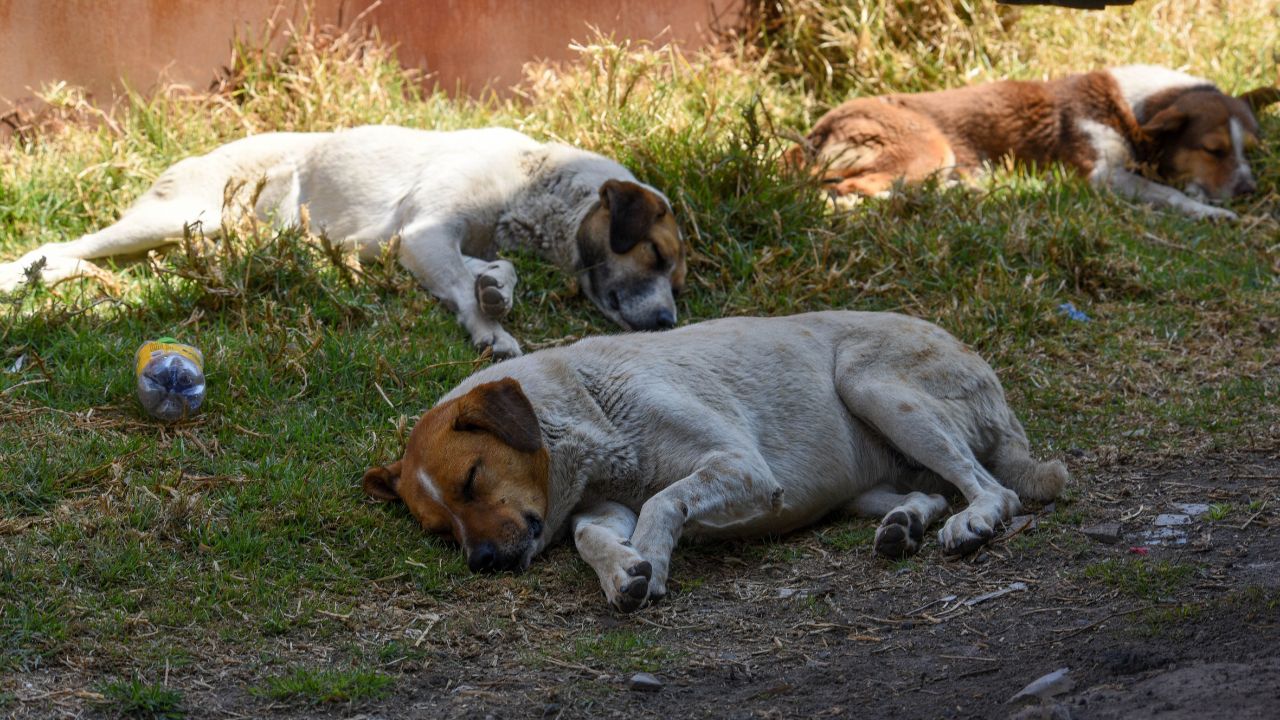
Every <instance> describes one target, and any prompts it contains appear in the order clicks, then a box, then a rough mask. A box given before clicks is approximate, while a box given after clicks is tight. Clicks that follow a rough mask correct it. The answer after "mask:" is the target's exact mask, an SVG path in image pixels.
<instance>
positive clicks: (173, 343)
mask: <svg viewBox="0 0 1280 720" xmlns="http://www.w3.org/2000/svg"><path fill="white" fill-rule="evenodd" d="M134 366H135V374H136V375H137V379H138V400H139V401H140V402H141V403H142V407H143V408H144V409H145V410H146V411H147V412H148V413H149V414H150V415H151V417H154V418H156V419H157V420H163V421H165V422H174V421H177V420H182V419H184V418H188V417H191V416H192V415H194V414H195V413H196V411H197V410H199V409H200V405H201V404H202V403H203V402H204V355H203V354H202V353H201V352H200V350H199V349H197V348H195V347H192V346H191V345H184V344H182V343H180V342H178V341H177V340H175V339H173V338H171V337H162V338H159V339H158V340H153V341H151V342H147V343H143V344H142V347H140V348H138V353H137V355H136V357H135V358H134Z"/></svg>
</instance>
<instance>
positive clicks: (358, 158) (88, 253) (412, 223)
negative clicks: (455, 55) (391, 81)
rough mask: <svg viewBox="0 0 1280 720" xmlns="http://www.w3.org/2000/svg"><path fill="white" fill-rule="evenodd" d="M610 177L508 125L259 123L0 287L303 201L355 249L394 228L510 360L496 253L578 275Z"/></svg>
mask: <svg viewBox="0 0 1280 720" xmlns="http://www.w3.org/2000/svg"><path fill="white" fill-rule="evenodd" d="M264 179H265V184H264V185H262V186H261V188H259V186H258V183H259V181H260V180H264ZM608 180H624V181H628V182H636V179H635V177H634V176H633V175H632V174H631V172H630V171H628V170H627V169H626V168H625V167H623V166H622V165H620V164H618V163H616V162H614V161H613V160H610V159H608V158H606V157H603V156H601V155H597V154H595V153H591V152H587V151H585V150H581V149H578V148H574V147H570V146H567V145H563V144H559V143H545V144H544V143H540V142H537V141H535V140H533V139H531V138H529V137H527V136H525V135H523V134H521V133H518V132H516V131H514V130H508V129H503V128H484V129H473V130H459V131H454V132H432V131H424V130H413V129H408V128H402V127H394V126H367V127H360V128H354V129H351V130H345V131H339V132H333V133H266V134H262V135H256V136H251V137H247V138H244V139H241V140H237V141H235V142H231V143H228V144H226V145H223V146H221V147H219V148H217V149H215V150H213V151H212V152H210V153H208V154H206V155H202V156H199V157H192V158H187V159H185V160H182V161H180V162H178V163H176V164H175V165H173V166H172V167H170V168H169V169H168V170H166V171H165V172H164V173H163V174H162V175H161V176H160V178H159V179H158V180H156V182H155V184H154V185H153V186H152V187H151V188H150V189H149V190H148V191H147V192H146V194H144V195H143V196H142V197H141V198H139V199H138V201H137V202H136V203H134V205H133V206H132V207H130V208H129V209H128V210H127V211H126V212H125V213H124V215H123V216H122V217H121V218H120V220H119V221H118V222H116V223H115V224H113V225H111V226H110V227H107V228H104V229H102V230H100V231H98V232H95V233H91V234H89V235H85V236H84V237H81V238H79V239H77V240H74V241H71V242H64V243H51V244H47V245H44V246H42V247H39V248H37V249H35V250H32V251H30V252H28V253H26V254H25V255H23V256H22V257H21V258H19V259H18V260H16V261H13V262H9V263H4V264H0V291H11V290H13V289H15V288H16V287H17V286H18V285H19V284H21V283H22V282H23V280H24V278H25V274H26V272H27V269H28V268H29V267H30V266H31V265H32V264H33V263H35V262H37V261H39V260H40V259H41V258H43V259H44V261H45V265H44V268H43V279H44V281H45V282H47V283H53V282H57V281H59V280H62V279H65V278H68V277H73V276H76V275H84V274H93V273H95V272H100V271H97V270H96V269H95V268H94V267H93V266H91V265H90V264H89V263H87V262H85V261H86V260H90V259H94V258H103V257H108V256H114V255H127V254H130V253H138V252H142V251H145V250H149V249H151V248H155V247H158V246H161V245H164V244H166V243H169V242H173V241H175V240H176V239H179V238H181V237H182V235H183V232H184V226H186V225H190V224H195V223H199V226H200V229H201V231H203V232H204V233H206V234H209V235H214V234H217V233H218V232H219V231H220V229H221V227H222V225H223V224H224V223H226V222H233V221H234V220H235V217H236V215H238V214H239V213H240V212H241V211H242V208H244V207H245V206H247V205H248V204H249V203H251V202H252V203H254V207H253V211H254V212H256V214H257V215H258V216H259V217H261V218H263V219H268V220H271V221H272V222H274V223H276V224H277V225H279V226H282V227H284V226H290V225H296V224H297V223H298V222H299V221H300V219H301V215H302V210H301V208H302V207H303V206H305V207H306V208H307V210H308V213H309V217H310V222H311V226H312V228H313V229H314V230H315V231H316V232H319V233H323V234H324V235H326V236H327V237H328V238H330V239H331V240H332V241H334V242H335V243H338V244H339V245H341V246H343V247H345V248H347V249H354V250H358V251H359V253H360V256H361V257H362V258H363V259H369V258H373V257H377V256H379V254H380V253H381V252H382V249H383V247H384V245H385V244H386V243H387V242H388V241H389V240H390V239H391V238H392V237H393V236H398V237H399V238H400V248H399V260H400V262H401V263H402V264H403V265H404V266H405V267H406V268H407V269H408V270H409V271H410V272H411V273H413V275H414V277H415V278H416V279H417V280H418V282H419V283H420V284H421V285H422V286H423V287H425V288H426V289H427V290H429V291H430V292H431V293H432V294H434V295H435V296H436V297H438V298H440V299H441V300H442V301H443V302H444V303H446V304H447V305H448V306H449V307H450V308H451V309H453V310H454V311H455V312H456V313H457V316H458V319H459V320H460V321H461V323H462V324H463V326H464V327H465V328H466V329H467V331H468V332H469V333H470V335H471V338H472V341H473V342H474V343H475V344H476V345H477V346H480V347H485V346H491V347H492V348H493V352H494V354H495V355H497V356H500V357H505V356H513V355H518V354H519V352H520V348H519V344H518V343H517V342H516V340H515V339H514V338H512V337H511V335H510V334H508V333H507V332H506V330H504V329H503V328H502V326H501V324H500V323H499V322H498V318H500V317H501V316H502V315H504V314H505V312H506V310H508V309H509V308H510V304H511V302H512V299H511V293H512V290H513V289H514V287H515V283H516V276H515V269H514V267H512V265H511V263H509V262H507V261H505V260H496V259H495V253H496V250H498V249H505V248H511V247H526V248H529V249H531V250H533V251H535V252H537V253H539V254H541V255H542V256H544V257H545V258H547V259H548V260H551V261H552V262H555V263H556V264H557V265H559V266H560V267H562V268H563V269H565V270H568V271H571V272H578V271H580V270H581V268H579V267H578V265H579V258H578V248H577V245H576V243H575V237H576V235H577V233H578V228H579V225H580V224H581V222H582V221H583V219H584V218H585V217H586V215H587V213H588V212H589V211H590V210H591V208H592V207H593V205H594V204H596V203H597V202H598V201H599V193H600V188H601V185H602V184H603V183H604V182H606V181H608ZM637 184H639V185H642V186H643V187H646V188H648V189H649V190H652V191H653V192H654V193H655V194H657V195H658V196H659V197H661V198H662V201H663V202H664V203H665V202H666V199H665V196H662V194H661V193H659V192H658V191H657V190H654V189H653V188H651V187H649V186H647V185H643V184H642V183H637ZM237 188H238V190H237ZM228 190H236V192H234V193H230V194H229V193H228ZM228 200H230V201H229V202H228ZM485 288H491V289H496V290H498V291H499V292H500V294H501V297H500V298H497V296H494V295H492V294H490V296H489V297H493V298H496V301H495V304H496V305H497V307H488V308H485V307H481V305H480V299H479V298H478V296H483V293H482V292H481V291H483V290H484V289H485ZM668 298H669V293H668ZM651 302H652V303H660V302H662V299H661V298H656V299H653V300H652V301H651ZM670 310H671V313H672V317H674V312H675V308H674V305H672V306H671V308H670ZM606 312H608V310H606ZM611 317H612V315H611ZM612 319H614V320H616V321H619V322H622V320H621V319H620V318H618V317H612ZM623 324H624V326H625V325H626V323H623Z"/></svg>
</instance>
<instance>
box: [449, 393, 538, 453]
mask: <svg viewBox="0 0 1280 720" xmlns="http://www.w3.org/2000/svg"><path fill="white" fill-rule="evenodd" d="M453 429H454V430H458V431H459V432H485V433H489V434H490V435H493V436H494V437H496V438H498V439H499V440H501V441H502V442H504V443H506V444H507V445H510V446H511V447H513V448H515V449H516V450H519V451H520V452H526V453H531V452H535V451H537V450H538V449H540V448H541V447H542V430H541V428H540V427H539V426H538V416H537V415H536V414H534V412H533V405H532V404H530V402H529V398H527V397H525V394H524V390H522V389H521V388H520V383H518V382H516V381H515V380H514V379H512V378H503V379H501V380H498V381H497V382H491V383H485V384H483V385H477V386H476V387H475V388H474V389H473V390H472V391H471V392H469V393H467V394H466V395H464V396H462V398H461V399H460V400H459V402H458V416H457V417H456V418H455V419H454V421H453Z"/></svg>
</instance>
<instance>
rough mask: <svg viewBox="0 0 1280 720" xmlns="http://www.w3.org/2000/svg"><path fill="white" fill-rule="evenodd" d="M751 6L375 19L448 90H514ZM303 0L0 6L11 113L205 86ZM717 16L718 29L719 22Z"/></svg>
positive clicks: (685, 4)
mask: <svg viewBox="0 0 1280 720" xmlns="http://www.w3.org/2000/svg"><path fill="white" fill-rule="evenodd" d="M741 3H742V0H639V1H637V0H382V2H381V3H380V4H378V5H377V6H376V7H374V8H373V9H372V11H371V12H369V14H368V15H367V18H368V19H369V21H370V22H372V23H373V24H374V25H376V26H378V29H379V31H380V32H381V34H382V37H383V38H385V39H387V40H388V41H390V42H393V43H395V44H397V45H398V47H399V53H400V59H401V62H402V63H404V64H405V65H407V66H410V67H419V68H422V69H424V70H426V71H427V72H430V73H435V76H434V78H433V79H434V80H437V81H438V82H439V83H440V84H441V86H442V87H445V88H447V89H453V88H455V87H462V88H463V89H464V90H466V91H471V92H474V91H477V90H479V89H481V88H482V87H484V85H485V84H486V83H488V82H492V83H493V86H494V87H496V88H499V89H505V88H506V87H509V86H510V85H512V84H513V83H514V82H516V81H517V80H518V79H519V78H520V67H521V66H522V65H523V64H524V63H525V62H528V61H530V60H533V59H537V58H552V59H562V58H566V57H569V56H570V55H571V54H572V53H571V52H570V51H569V49H568V46H569V43H570V42H571V41H572V40H575V39H576V40H582V39H586V38H587V37H589V36H590V31H589V29H588V26H589V25H590V26H595V27H599V28H600V29H601V30H602V31H603V32H605V33H606V34H609V33H614V34H616V35H617V36H618V37H631V38H637V39H654V38H656V39H659V40H675V41H678V42H681V43H682V44H684V45H685V46H686V47H689V46H692V45H697V44H700V43H701V42H703V41H704V40H705V39H706V38H708V29H709V28H710V27H713V26H714V27H724V26H728V27H731V26H732V25H733V24H734V23H735V22H736V20H737V15H738V13H739V12H740V7H741ZM309 4H310V5H312V6H313V7H314V11H313V14H314V16H315V17H316V18H318V19H319V21H321V22H327V23H335V22H349V21H350V20H351V19H352V18H353V17H355V16H356V15H358V14H359V13H360V12H362V11H363V10H365V9H367V8H368V7H369V6H370V5H372V4H374V3H373V2H371V0H311V2H310V3H309ZM302 7H304V5H303V3H301V2H300V1H299V0H284V2H283V3H282V2H281V1H280V0H109V1H102V2H95V1H94V0H0V111H2V109H3V107H5V106H6V105H8V104H9V103H11V102H13V101H16V100H18V99H20V98H23V97H28V96H30V95H31V94H32V92H31V91H32V89H38V88H40V87H41V86H43V85H46V84H48V83H52V82H57V81H67V82H69V83H71V84H73V85H79V86H83V87H85V88H87V89H88V90H89V92H90V93H91V95H92V97H94V98H95V99H96V100H98V101H99V102H106V101H109V99H110V98H111V97H112V96H113V95H114V94H115V93H117V92H118V91H119V89H120V87H121V84H120V83H121V81H122V80H123V81H124V82H127V83H128V84H129V85H130V86H131V87H133V88H135V89H139V90H144V91H145V90H147V89H149V88H151V87H153V86H154V85H155V83H156V82H157V81H158V80H159V78H160V77H161V73H164V74H165V75H166V76H167V77H168V79H170V80H172V81H176V82H181V83H185V84H187V85H190V86H192V87H194V88H204V87H206V86H208V84H209V82H210V81H211V80H212V79H213V77H214V73H215V71H216V70H217V68H219V67H221V66H222V65H224V64H225V63H226V61H227V58H228V56H229V52H230V43H231V38H232V36H233V35H234V33H236V32H237V31H240V32H243V31H245V30H251V31H253V30H257V31H260V29H261V28H262V27H263V26H264V23H265V22H266V21H267V20H268V19H269V18H271V17H272V15H273V13H274V14H276V15H277V16H278V17H280V18H289V17H293V18H296V17H299V14H300V12H301V8H302ZM717 18H719V22H718V24H717Z"/></svg>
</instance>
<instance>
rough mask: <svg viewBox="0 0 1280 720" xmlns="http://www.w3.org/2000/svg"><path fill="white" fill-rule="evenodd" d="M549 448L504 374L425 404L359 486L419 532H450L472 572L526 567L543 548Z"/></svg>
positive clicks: (515, 384) (517, 390)
mask: <svg viewBox="0 0 1280 720" xmlns="http://www.w3.org/2000/svg"><path fill="white" fill-rule="evenodd" d="M548 472H549V455H548V453H547V449H546V447H545V446H544V445H543V442H542V432H541V430H540V428H539V425H538V418H537V416H536V415H534V412H533V406H532V405H530V404H529V399H528V398H527V397H525V394H524V391H523V390H521V388H520V383H518V382H516V381H515V380H513V379H511V378H504V379H502V380H499V381H497V382H490V383H485V384H483V385H478V386H476V387H475V388H474V389H472V390H471V391H470V392H468V393H466V394H464V395H461V396H459V397H456V398H454V399H452V400H449V401H447V402H444V403H441V404H439V405H437V406H436V407H434V408H432V409H431V410H428V411H427V412H426V413H425V414H423V416H422V417H421V418H420V419H419V420H418V424H417V425H416V426H414V428H413V432H412V433H411V434H410V435H409V443H408V446H407V447H406V448H405V452H404V457H402V458H401V459H400V460H398V461H396V462H394V463H392V464H391V465H387V466H385V467H375V468H370V469H369V470H368V471H367V472H365V474H364V479H363V481H362V484H363V486H364V491H365V492H366V493H368V494H369V495H370V496H372V497H374V498H377V499H379V500H387V501H390V500H397V499H399V500H403V501H404V503H405V505H407V506H408V507H409V511H410V512H412V513H413V516H414V517H416V518H417V519H418V522H420V523H422V527H423V529H424V530H426V531H428V532H432V533H438V534H441V535H450V536H452V537H453V538H454V539H456V540H457V541H458V544H460V545H461V546H462V549H463V551H464V552H465V553H466V555H467V565H468V566H469V567H470V568H471V569H472V570H473V571H479V570H524V569H525V568H527V567H528V566H529V561H530V560H532V559H533V556H534V554H535V553H536V552H537V551H538V550H539V549H540V548H541V545H540V544H539V540H540V539H541V538H542V534H543V531H544V530H545V526H544V524H543V523H544V521H545V519H546V516H547V504H548V492H547V483H548Z"/></svg>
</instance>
